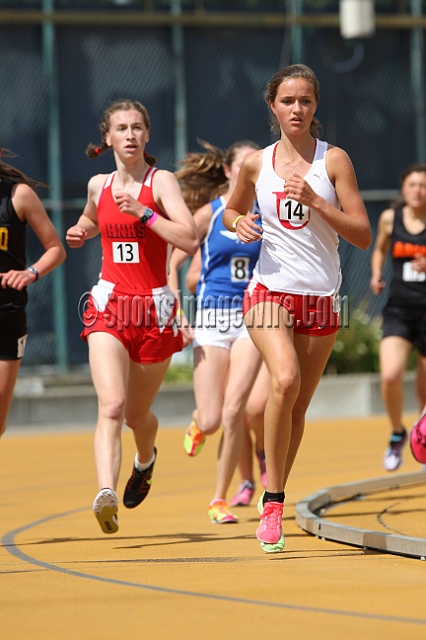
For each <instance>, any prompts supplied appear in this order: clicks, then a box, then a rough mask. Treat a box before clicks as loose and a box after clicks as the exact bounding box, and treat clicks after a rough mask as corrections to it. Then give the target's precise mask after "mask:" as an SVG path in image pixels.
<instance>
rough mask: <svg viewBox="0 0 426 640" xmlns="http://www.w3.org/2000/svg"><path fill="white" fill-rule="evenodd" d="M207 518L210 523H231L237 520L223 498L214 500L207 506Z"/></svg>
mask: <svg viewBox="0 0 426 640" xmlns="http://www.w3.org/2000/svg"><path fill="white" fill-rule="evenodd" d="M209 518H210V522H211V523H212V524H232V523H236V522H238V516H236V515H234V514H233V513H232V511H231V510H230V509H229V507H228V503H227V502H226V501H225V500H215V501H214V502H213V503H211V504H210V506H209Z"/></svg>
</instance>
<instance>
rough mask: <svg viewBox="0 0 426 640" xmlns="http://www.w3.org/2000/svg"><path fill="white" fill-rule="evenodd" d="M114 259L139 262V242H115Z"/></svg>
mask: <svg viewBox="0 0 426 640" xmlns="http://www.w3.org/2000/svg"><path fill="white" fill-rule="evenodd" d="M112 259H113V260H114V262H125V263H128V262H132V263H137V262H139V245H138V243H137V242H113V243H112Z"/></svg>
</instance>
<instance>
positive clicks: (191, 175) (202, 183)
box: [175, 140, 259, 213]
mask: <svg viewBox="0 0 426 640" xmlns="http://www.w3.org/2000/svg"><path fill="white" fill-rule="evenodd" d="M198 143H199V145H200V146H201V147H203V148H204V149H205V151H192V152H189V153H186V154H185V156H184V157H183V160H181V161H180V162H179V163H178V166H179V168H178V170H177V171H176V172H175V175H176V178H177V179H178V180H179V182H180V186H181V191H182V194H183V197H184V199H185V202H186V205H187V207H188V209H189V210H190V211H191V212H192V213H194V211H196V210H197V209H199V208H200V207H202V206H203V205H204V204H207V202H210V201H211V200H214V199H215V198H218V197H219V196H221V195H222V194H223V193H225V191H226V189H227V188H228V178H227V177H226V175H225V171H224V166H227V167H230V166H231V164H232V163H233V161H234V159H235V155H236V152H237V151H238V149H242V148H244V147H250V148H252V149H253V150H255V149H259V145H258V144H256V142H253V141H251V140H241V141H239V142H234V144H232V145H231V146H230V147H229V149H228V150H227V151H223V150H222V149H219V147H215V146H214V145H212V144H210V143H209V142H206V141H205V140H198Z"/></svg>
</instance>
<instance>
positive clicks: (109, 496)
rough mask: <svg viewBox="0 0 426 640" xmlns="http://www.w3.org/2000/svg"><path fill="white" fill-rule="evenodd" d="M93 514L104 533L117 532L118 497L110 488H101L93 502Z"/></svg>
mask: <svg viewBox="0 0 426 640" xmlns="http://www.w3.org/2000/svg"><path fill="white" fill-rule="evenodd" d="M92 508H93V513H94V514H95V516H96V518H97V520H98V522H99V524H100V525H101V529H102V531H103V532H104V533H117V531H118V519H117V511H118V498H117V494H116V493H115V491H113V490H112V489H101V491H99V493H98V495H97V496H96V498H95V501H94V503H93V507H92Z"/></svg>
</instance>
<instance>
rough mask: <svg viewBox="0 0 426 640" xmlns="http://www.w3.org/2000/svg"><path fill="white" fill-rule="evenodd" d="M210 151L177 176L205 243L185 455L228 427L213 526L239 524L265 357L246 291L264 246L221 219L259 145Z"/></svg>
mask: <svg viewBox="0 0 426 640" xmlns="http://www.w3.org/2000/svg"><path fill="white" fill-rule="evenodd" d="M205 148H206V153H198V154H197V153H194V154H187V156H186V158H185V160H184V161H183V163H182V167H181V169H180V170H179V172H178V173H177V177H178V179H180V181H181V183H182V184H183V187H182V190H183V193H184V195H186V197H187V202H188V203H189V206H191V199H192V208H193V210H194V209H196V211H195V213H194V221H195V224H196V226H197V229H198V232H199V236H200V241H201V277H200V280H199V283H198V286H197V314H196V322H195V329H194V343H193V344H194V393H195V402H196V407H197V408H196V409H195V411H194V413H193V421H192V423H191V425H190V426H189V427H188V429H187V431H186V433H185V437H184V448H185V451H186V452H187V454H188V455H189V456H194V455H197V454H198V453H199V452H200V450H201V448H202V446H203V444H204V442H205V438H206V436H207V435H210V434H213V433H215V432H216V431H217V430H218V429H219V428H220V426H222V428H223V433H222V438H221V442H220V446H219V454H218V463H217V476H216V488H215V492H214V495H213V499H212V500H211V502H210V504H209V508H208V514H209V517H210V520H211V522H213V523H218V524H225V523H232V522H237V521H238V517H237V516H236V515H235V514H233V513H232V512H231V510H230V509H229V505H228V502H227V499H226V495H227V491H228V489H229V485H230V483H231V480H232V477H233V475H234V472H235V469H236V466H237V464H238V460H239V458H240V454H241V449H242V444H243V436H244V425H243V420H244V410H245V405H246V402H247V398H248V396H249V393H250V390H251V387H252V385H253V383H254V381H255V379H256V376H257V374H258V371H259V367H260V365H261V358H260V355H259V353H258V351H257V349H256V348H255V347H254V345H253V343H252V341H251V339H250V337H249V335H248V332H247V329H246V328H245V326H244V322H243V319H242V302H243V297H244V291H245V288H246V286H247V283H248V281H249V279H250V276H251V273H252V271H253V268H254V265H255V263H256V261H257V257H258V254H259V245H258V244H257V245H251V246H249V245H245V244H244V243H242V242H241V241H240V240H239V239H238V238H237V237H236V235H235V233H232V232H229V231H228V230H227V229H226V228H225V227H224V225H223V223H222V214H223V212H224V210H225V207H226V203H227V202H228V200H229V198H230V196H231V194H232V191H233V189H234V187H235V184H236V181H237V178H238V173H239V169H240V166H241V164H242V162H243V160H244V158H245V157H246V155H247V154H249V153H252V152H253V150H254V149H256V148H257V145H256V144H255V143H253V142H248V141H243V142H238V143H235V144H233V145H232V146H231V147H230V149H229V150H228V151H227V153H226V154H223V153H222V152H221V151H220V150H219V149H217V148H216V147H213V146H212V145H208V144H206V143H205ZM215 196H216V197H215ZM195 198H198V199H197V200H196V202H194V200H193V199H195ZM203 198H205V199H204V202H202V201H201V200H202V199H203ZM205 202H206V204H204V203H205ZM199 205H202V206H199ZM254 206H255V205H254ZM186 257H187V256H186V255H185V254H184V253H182V252H179V251H174V252H173V255H172V260H171V266H172V271H171V286H172V287H173V286H175V287H176V281H177V276H176V274H177V270H178V268H179V266H180V265H181V264H183V262H184V261H185V260H186Z"/></svg>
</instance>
